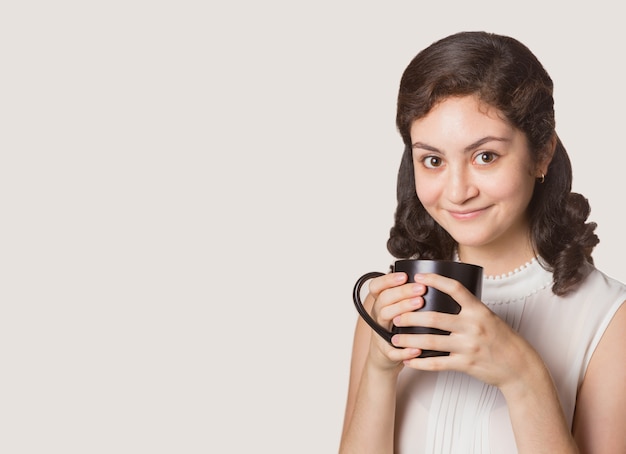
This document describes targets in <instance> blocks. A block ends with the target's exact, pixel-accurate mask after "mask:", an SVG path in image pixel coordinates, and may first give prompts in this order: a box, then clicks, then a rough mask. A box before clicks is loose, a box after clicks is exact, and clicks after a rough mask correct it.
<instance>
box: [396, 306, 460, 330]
mask: <svg viewBox="0 0 626 454" xmlns="http://www.w3.org/2000/svg"><path fill="white" fill-rule="evenodd" d="M459 322H460V321H459V316H458V315H457V314H448V313H445V312H436V311H430V310H429V311H415V312H405V313H402V314H399V315H397V316H396V317H394V318H393V324H394V325H396V326H421V327H424V328H436V329H440V330H443V331H450V332H456V331H458V330H459V329H460V323H459Z"/></svg>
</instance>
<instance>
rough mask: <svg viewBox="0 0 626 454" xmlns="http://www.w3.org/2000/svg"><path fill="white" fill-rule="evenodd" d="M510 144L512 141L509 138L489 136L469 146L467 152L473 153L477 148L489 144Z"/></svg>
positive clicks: (466, 148)
mask: <svg viewBox="0 0 626 454" xmlns="http://www.w3.org/2000/svg"><path fill="white" fill-rule="evenodd" d="M494 141H496V142H510V141H511V139H510V138H508V137H496V136H487V137H483V138H482V139H478V140H477V141H476V142H474V143H472V144H470V145H468V146H467V147H465V151H466V152H468V151H472V150H475V149H476V148H478V147H480V146H482V145H484V144H486V143H488V142H494Z"/></svg>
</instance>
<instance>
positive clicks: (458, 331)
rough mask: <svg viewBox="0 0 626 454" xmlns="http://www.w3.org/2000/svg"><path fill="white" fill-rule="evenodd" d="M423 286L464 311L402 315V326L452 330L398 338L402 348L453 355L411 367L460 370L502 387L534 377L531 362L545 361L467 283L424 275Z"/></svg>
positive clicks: (397, 322) (395, 338) (399, 321)
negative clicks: (530, 373)
mask: <svg viewBox="0 0 626 454" xmlns="http://www.w3.org/2000/svg"><path fill="white" fill-rule="evenodd" d="M415 280H416V282H418V283H421V284H424V285H426V286H428V287H433V288H436V289H437V290H440V291H442V292H444V293H447V294H448V295H450V297H452V298H453V299H454V300H455V301H456V302H457V303H458V304H459V305H460V306H461V312H460V313H458V314H447V313H441V312H433V311H415V312H407V313H404V314H402V315H399V316H398V317H396V318H395V319H394V320H393V323H394V324H395V325H396V326H423V327H430V328H438V329H441V330H445V331H449V332H450V335H448V336H446V335H437V334H396V335H395V336H393V338H392V342H393V344H394V345H395V346H396V347H404V348H419V349H421V350H438V351H446V352H450V355H449V356H434V357H428V358H414V359H410V360H407V361H405V365H406V366H408V367H412V368H414V369H418V370H428V371H442V370H455V371H459V372H464V373H467V374H469V375H471V376H473V377H475V378H476V379H478V380H481V381H483V382H485V383H488V384H491V385H495V386H497V387H499V388H502V387H504V386H507V385H509V384H512V383H514V382H515V381H516V380H518V379H520V378H521V377H522V376H523V375H524V372H528V368H529V366H530V364H529V361H530V362H532V361H541V358H540V357H539V355H538V354H537V352H536V351H535V350H534V349H533V348H532V346H531V345H530V344H529V343H528V342H527V341H526V340H525V339H523V338H522V337H521V336H520V335H518V334H517V333H516V332H515V331H513V329H512V328H511V327H510V326H509V325H507V324H506V323H505V322H504V321H503V320H502V319H501V318H499V317H498V316H497V315H496V314H494V313H493V312H492V311H491V310H490V309H489V308H488V307H487V306H486V305H485V304H484V303H482V302H481V301H480V300H479V299H478V298H476V296H474V295H473V294H472V293H471V292H470V291H469V290H467V289H466V288H465V287H464V286H463V285H462V284H461V283H459V282H458V281H456V280H454V279H450V278H447V277H444V276H440V275H437V274H418V275H416V276H415Z"/></svg>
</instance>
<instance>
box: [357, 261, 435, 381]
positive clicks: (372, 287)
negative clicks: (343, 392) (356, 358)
mask: <svg viewBox="0 0 626 454" xmlns="http://www.w3.org/2000/svg"><path fill="white" fill-rule="evenodd" d="M425 292H426V286H425V285H423V284H419V283H407V275H406V273H389V274H385V275H383V276H379V277H376V278H374V279H372V280H371V281H370V283H369V294H368V295H367V298H366V299H365V302H364V306H365V308H366V309H367V310H368V311H369V313H370V315H371V317H372V318H373V319H374V321H375V322H376V323H378V324H379V325H380V326H382V327H383V328H385V329H386V330H387V331H391V327H392V320H393V319H394V318H395V317H397V316H399V315H401V314H404V313H406V312H412V311H415V310H417V309H420V308H421V307H423V306H424V299H423V295H424V293H425ZM421 353H422V351H421V350H419V349H416V348H397V347H394V346H392V345H390V344H389V343H388V342H387V341H386V340H385V339H383V338H382V337H381V336H379V335H378V334H377V333H375V332H372V335H371V341H370V348H369V353H368V357H369V360H370V361H371V365H374V366H376V367H378V368H381V369H398V371H399V370H401V369H402V367H403V361H405V360H407V359H413V358H416V357H417V356H419V355H420V354H421Z"/></svg>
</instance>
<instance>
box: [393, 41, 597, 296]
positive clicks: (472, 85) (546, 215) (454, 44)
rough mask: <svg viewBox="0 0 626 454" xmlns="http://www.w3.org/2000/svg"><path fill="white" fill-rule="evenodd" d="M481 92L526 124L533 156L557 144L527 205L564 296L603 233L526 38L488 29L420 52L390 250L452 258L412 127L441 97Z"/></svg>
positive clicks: (410, 81)
mask: <svg viewBox="0 0 626 454" xmlns="http://www.w3.org/2000/svg"><path fill="white" fill-rule="evenodd" d="M465 95H475V96H477V97H478V98H479V99H480V100H481V101H482V102H485V103H487V104H489V105H490V106H493V107H495V108H497V109H498V110H499V111H500V112H501V114H502V115H504V117H505V119H506V120H507V121H508V122H509V123H510V124H511V125H513V126H514V127H515V128H517V129H519V130H520V131H522V132H523V133H524V134H525V136H526V138H527V140H528V144H529V148H530V151H531V155H532V158H533V159H534V160H535V162H540V161H541V160H542V159H544V158H545V157H546V153H549V152H550V151H551V146H552V144H553V143H554V142H553V139H554V138H556V141H557V143H556V149H555V151H554V155H553V157H552V161H551V162H550V165H549V167H548V172H547V175H546V177H545V181H544V182H543V183H540V182H537V183H536V184H535V189H534V193H533V196H532V199H531V201H530V204H529V206H528V217H529V221H530V235H531V242H532V245H533V247H534V249H535V252H536V253H537V254H538V255H539V256H540V257H541V259H542V261H541V262H542V265H543V266H545V267H546V268H547V269H549V270H550V271H552V272H553V275H554V283H553V287H552V291H553V292H554V293H555V294H557V295H563V294H565V293H567V292H569V291H570V290H572V289H574V288H575V287H576V286H577V285H578V284H579V283H580V282H581V281H582V280H583V279H584V277H585V273H584V269H585V267H584V266H583V265H585V264H586V263H590V264H593V259H592V257H591V252H592V251H593V248H594V247H595V246H596V245H597V244H598V242H599V239H598V237H597V235H596V234H595V233H594V230H595V228H596V224H595V223H593V222H589V223H587V218H588V216H589V212H590V207H589V203H588V201H587V199H586V198H585V197H583V196H582V195H580V194H577V193H573V192H572V191H571V185H572V168H571V163H570V160H569V157H568V155H567V152H566V150H565V147H564V146H563V144H562V143H561V140H560V139H559V138H558V136H557V135H556V131H555V119H554V100H553V83H552V79H551V78H550V76H549V75H548V73H547V72H546V71H545V69H544V68H543V66H542V65H541V63H540V62H539V61H538V60H537V58H536V57H535V55H534V54H533V53H532V52H531V51H530V50H529V49H528V48H527V47H526V46H525V45H523V44H522V43H520V42H519V41H517V40H515V39H513V38H511V37H508V36H501V35H496V34H492V33H486V32H461V33H457V34H454V35H451V36H448V37H446V38H443V39H441V40H439V41H436V42H435V43H433V44H431V45H430V46H429V47H427V48H426V49H424V50H423V51H421V52H420V53H419V54H417V56H416V57H415V58H414V59H413V60H412V61H411V62H410V63H409V65H408V66H407V68H406V69H405V71H404V73H403V75H402V78H401V81H400V89H399V93H398V106H397V116H396V125H397V127H398V131H399V132H400V135H401V136H402V140H403V141H404V145H405V148H404V154H403V156H402V160H401V163H400V169H399V172H398V183H397V200H398V205H397V208H396V212H395V219H394V225H393V227H392V228H391V231H390V237H389V240H388V242H387V249H388V250H389V252H390V253H391V254H392V255H393V256H394V257H396V258H424V259H444V260H450V259H452V258H453V255H454V251H455V250H456V247H457V244H456V242H455V240H454V239H453V238H452V237H451V236H450V235H449V234H448V232H446V231H445V230H444V229H443V228H442V227H441V226H440V225H439V224H437V223H436V222H435V220H434V219H433V218H432V217H431V216H430V215H429V214H428V212H427V211H426V210H425V208H424V207H423V205H422V203H421V202H420V201H419V199H418V198H417V194H416V192H415V174H414V171H413V159H412V147H411V136H410V129H411V125H412V124H413V122H414V121H415V120H417V119H419V118H422V117H424V116H425V115H427V114H428V113H429V112H430V110H431V109H432V108H433V107H434V106H435V105H436V104H437V103H439V102H441V101H443V100H444V99H446V98H448V97H451V96H465Z"/></svg>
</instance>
